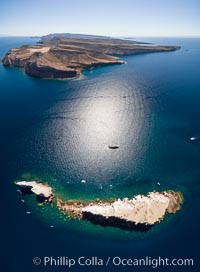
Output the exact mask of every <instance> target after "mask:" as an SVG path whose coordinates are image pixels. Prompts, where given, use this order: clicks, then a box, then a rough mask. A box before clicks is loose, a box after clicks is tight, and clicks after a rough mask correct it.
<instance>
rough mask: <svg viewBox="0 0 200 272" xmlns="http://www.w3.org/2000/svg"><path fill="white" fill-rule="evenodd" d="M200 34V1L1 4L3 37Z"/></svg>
mask: <svg viewBox="0 0 200 272" xmlns="http://www.w3.org/2000/svg"><path fill="white" fill-rule="evenodd" d="M55 32H56V33H61V32H70V33H88V34H100V35H109V36H132V37H133V36H136V37H138V36H200V0H98V1H97V0H1V2H0V34H8V35H44V34H48V33H55Z"/></svg>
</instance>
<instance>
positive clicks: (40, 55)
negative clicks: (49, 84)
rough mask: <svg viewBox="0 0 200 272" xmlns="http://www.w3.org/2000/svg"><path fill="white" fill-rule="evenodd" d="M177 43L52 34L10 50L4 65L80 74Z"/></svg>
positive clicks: (40, 73)
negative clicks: (85, 70)
mask: <svg viewBox="0 0 200 272" xmlns="http://www.w3.org/2000/svg"><path fill="white" fill-rule="evenodd" d="M179 48H180V47H178V46H144V45H138V44H135V43H133V42H131V41H127V40H126V41H125V40H120V39H112V38H110V39H104V38H102V39H100V38H99V39H98V40H95V39H94V40H93V39H91V38H90V39H86V38H84V39H81V38H66V37H60V36H59V35H58V37H53V38H52V39H51V38H50V39H47V40H45V39H43V40H42V44H40V45H35V46H28V45H24V46H21V47H19V48H14V49H12V50H10V51H9V52H8V53H7V54H6V55H5V57H4V58H3V60H2V62H3V65H4V66H15V67H19V68H22V69H23V70H24V71H25V73H26V74H28V75H30V76H35V77H41V78H73V77H78V76H79V75H80V74H81V71H82V70H84V69H91V68H94V67H97V66H102V65H110V64H123V63H124V61H123V60H120V59H118V58H117V57H116V56H112V54H115V55H124V54H143V53H153V52H170V51H175V50H177V49H179Z"/></svg>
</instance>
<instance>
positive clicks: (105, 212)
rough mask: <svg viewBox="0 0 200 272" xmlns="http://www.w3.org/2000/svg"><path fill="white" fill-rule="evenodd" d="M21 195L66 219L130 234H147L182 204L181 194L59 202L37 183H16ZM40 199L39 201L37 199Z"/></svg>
mask: <svg viewBox="0 0 200 272" xmlns="http://www.w3.org/2000/svg"><path fill="white" fill-rule="evenodd" d="M15 184H16V185H17V186H19V188H20V190H21V191H22V193H25V194H26V193H30V192H31V193H34V194H36V196H37V201H40V202H42V201H43V202H46V203H51V202H52V201H54V203H55V206H56V208H58V209H59V210H60V211H61V212H63V213H64V214H65V215H66V216H67V217H69V218H74V219H79V220H81V219H82V220H86V221H90V222H91V223H93V224H96V225H101V226H104V227H105V226H112V227H117V228H121V229H124V230H129V231H148V230H149V229H150V228H152V227H153V226H154V225H155V224H158V223H160V222H161V221H162V220H163V219H164V218H165V216H166V214H174V213H176V212H177V211H178V210H179V209H180V208H181V204H182V202H183V196H182V194H181V193H180V192H175V191H172V190H167V191H162V192H156V191H153V192H149V193H148V194H147V195H141V194H140V195H137V196H133V197H132V198H123V199H110V200H107V201H103V200H99V199H96V200H94V201H90V202H85V201H81V200H79V201H75V200H67V201H62V200H61V199H59V198H58V197H57V196H56V195H55V193H53V189H52V188H51V187H50V186H48V184H42V183H40V182H37V181H21V182H16V183H15ZM38 197H39V199H38Z"/></svg>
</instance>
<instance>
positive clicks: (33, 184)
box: [15, 181, 54, 203]
mask: <svg viewBox="0 0 200 272" xmlns="http://www.w3.org/2000/svg"><path fill="white" fill-rule="evenodd" d="M15 184H16V185H17V186H19V187H20V190H21V192H22V193H23V194H26V193H34V194H35V195H36V196H37V200H38V201H40V202H48V203H50V202H52V200H53V197H54V194H53V190H52V188H51V187H49V186H48V185H47V184H42V183H39V182H37V181H18V182H15Z"/></svg>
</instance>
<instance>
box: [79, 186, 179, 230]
mask: <svg viewBox="0 0 200 272" xmlns="http://www.w3.org/2000/svg"><path fill="white" fill-rule="evenodd" d="M181 203H182V195H181V193H179V192H174V191H164V192H161V193H159V192H150V193H149V194H148V195H147V196H144V195H137V196H135V197H134V198H131V199H128V198H124V199H122V200H121V199H118V200H117V201H114V202H113V203H101V204H89V205H88V206H86V207H84V208H83V209H82V215H83V219H85V220H88V221H91V222H92V223H94V224H99V225H103V226H115V227H119V228H123V229H128V230H131V229H132V230H141V231H145V230H148V229H149V228H150V227H151V226H153V225H154V224H157V223H159V222H160V221H161V220H162V219H163V218H164V216H165V215H166V214H167V213H176V212H177V211H178V210H179V209H180V205H181Z"/></svg>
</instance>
